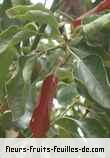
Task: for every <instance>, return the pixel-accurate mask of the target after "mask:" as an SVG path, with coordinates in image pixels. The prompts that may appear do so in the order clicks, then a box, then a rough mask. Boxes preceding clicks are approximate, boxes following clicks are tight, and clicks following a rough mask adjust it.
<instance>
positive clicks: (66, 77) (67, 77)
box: [57, 68, 73, 82]
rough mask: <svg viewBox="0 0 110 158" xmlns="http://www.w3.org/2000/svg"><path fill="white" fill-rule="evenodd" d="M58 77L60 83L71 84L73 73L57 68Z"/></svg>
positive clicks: (67, 69) (66, 69) (69, 70)
mask: <svg viewBox="0 0 110 158" xmlns="http://www.w3.org/2000/svg"><path fill="white" fill-rule="evenodd" d="M57 74H58V77H59V79H60V80H61V81H65V82H72V81H73V73H72V71H71V69H70V68H59V69H58V70H57Z"/></svg>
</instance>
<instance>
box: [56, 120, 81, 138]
mask: <svg viewBox="0 0 110 158" xmlns="http://www.w3.org/2000/svg"><path fill="white" fill-rule="evenodd" d="M55 124H56V125H58V129H59V137H63V138H74V137H80V135H79V134H78V132H77V123H76V122H75V121H74V120H72V119H70V118H67V117H65V118H61V119H59V120H57V121H56V122H55Z"/></svg>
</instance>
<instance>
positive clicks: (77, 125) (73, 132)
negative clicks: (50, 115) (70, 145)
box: [55, 117, 107, 138]
mask: <svg viewBox="0 0 110 158" xmlns="http://www.w3.org/2000/svg"><path fill="white" fill-rule="evenodd" d="M55 123H56V125H58V126H59V129H62V130H63V132H62V131H61V133H60V134H61V135H60V137H62V136H65V137H66V136H69V137H82V135H83V136H85V137H86V138H87V137H88V138H94V137H95V138H97V137H98V138H99V137H106V136H107V135H106V134H107V133H106V130H105V129H104V128H103V126H101V125H100V123H99V122H98V121H97V120H95V119H91V118H87V119H85V120H76V119H72V118H68V117H64V118H61V119H59V120H57V121H56V122H55ZM78 129H80V131H81V133H80V132H79V131H78Z"/></svg>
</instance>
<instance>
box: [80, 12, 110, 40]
mask: <svg viewBox="0 0 110 158" xmlns="http://www.w3.org/2000/svg"><path fill="white" fill-rule="evenodd" d="M109 31H110V13H108V14H104V15H102V16H100V17H99V18H97V19H96V20H94V21H92V22H90V23H88V24H86V25H84V26H83V32H84V35H85V36H86V37H87V39H89V40H90V41H92V42H94V40H95V42H96V41H97V40H98V41H99V40H101V37H103V36H105V35H106V33H108V32H109ZM107 35H108V34H107Z"/></svg>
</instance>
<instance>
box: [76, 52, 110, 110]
mask: <svg viewBox="0 0 110 158" xmlns="http://www.w3.org/2000/svg"><path fill="white" fill-rule="evenodd" d="M93 63H94V64H93ZM76 73H77V75H76V76H77V78H78V79H79V80H80V81H82V83H83V84H84V85H85V87H86V89H87V90H88V93H89V95H90V96H91V97H92V99H93V100H95V101H96V102H97V103H98V104H99V105H100V106H102V107H104V108H108V109H110V87H109V85H108V83H107V76H106V71H105V68H104V64H103V62H102V60H101V58H100V57H98V56H94V55H92V56H88V57H86V58H85V59H84V60H83V61H81V60H79V61H77V68H76Z"/></svg>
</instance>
